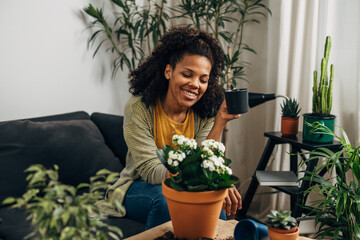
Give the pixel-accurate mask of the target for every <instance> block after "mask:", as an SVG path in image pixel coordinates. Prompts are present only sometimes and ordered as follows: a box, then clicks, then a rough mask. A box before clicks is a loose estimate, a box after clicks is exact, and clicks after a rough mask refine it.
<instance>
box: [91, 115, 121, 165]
mask: <svg viewBox="0 0 360 240" xmlns="http://www.w3.org/2000/svg"><path fill="white" fill-rule="evenodd" d="M90 118H91V120H92V121H93V122H94V123H95V124H96V126H97V127H98V128H99V130H100V132H101V134H102V135H103V137H104V139H105V143H106V145H108V146H109V148H110V149H111V151H112V152H113V153H114V154H115V156H116V157H117V158H119V160H120V162H121V164H122V165H123V166H125V163H126V160H125V159H126V153H127V150H128V148H127V146H126V142H125V139H124V132H123V123H124V117H123V116H119V115H112V114H105V113H97V112H96V113H93V114H91V116H90Z"/></svg>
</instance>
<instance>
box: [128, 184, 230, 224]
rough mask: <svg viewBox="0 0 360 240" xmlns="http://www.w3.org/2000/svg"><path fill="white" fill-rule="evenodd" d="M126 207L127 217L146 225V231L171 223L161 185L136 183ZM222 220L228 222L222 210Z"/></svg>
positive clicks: (131, 188) (130, 191) (131, 189)
mask: <svg viewBox="0 0 360 240" xmlns="http://www.w3.org/2000/svg"><path fill="white" fill-rule="evenodd" d="M124 206H125V209H126V214H127V217H129V218H131V219H134V220H136V221H138V222H141V223H144V224H145V229H150V228H153V227H156V226H158V225H160V224H163V223H165V222H167V221H170V214H169V210H168V207H167V203H166V198H165V197H164V195H163V194H162V190H161V184H157V185H152V184H148V183H146V182H145V181H144V180H138V181H135V182H134V183H133V184H131V186H130V188H129V190H128V191H127V192H126V195H125V199H124ZM220 219H222V220H226V214H225V212H224V211H223V210H221V214H220Z"/></svg>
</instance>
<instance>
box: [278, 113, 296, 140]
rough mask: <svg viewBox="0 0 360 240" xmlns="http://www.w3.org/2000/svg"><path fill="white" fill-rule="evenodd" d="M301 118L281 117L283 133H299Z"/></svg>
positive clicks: (287, 134)
mask: <svg viewBox="0 0 360 240" xmlns="http://www.w3.org/2000/svg"><path fill="white" fill-rule="evenodd" d="M298 129H299V118H286V117H281V134H282V135H284V136H293V135H296V134H297V133H298Z"/></svg>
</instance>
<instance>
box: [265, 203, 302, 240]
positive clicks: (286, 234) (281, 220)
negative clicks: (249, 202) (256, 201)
mask: <svg viewBox="0 0 360 240" xmlns="http://www.w3.org/2000/svg"><path fill="white" fill-rule="evenodd" d="M266 224H267V226H268V235H269V237H270V240H296V239H297V238H298V237H299V228H298V227H297V226H296V219H295V218H293V217H292V216H291V213H290V212H289V211H283V210H280V211H276V210H272V211H271V214H268V215H267V216H266Z"/></svg>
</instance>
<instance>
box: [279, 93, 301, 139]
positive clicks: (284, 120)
mask: <svg viewBox="0 0 360 240" xmlns="http://www.w3.org/2000/svg"><path fill="white" fill-rule="evenodd" d="M280 106H281V115H282V116H281V133H282V135H284V136H292V135H296V134H297V133H298V128H299V113H300V111H301V108H300V109H299V103H298V101H297V100H296V99H295V98H285V99H284V101H283V102H282V104H281V105H280Z"/></svg>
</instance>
